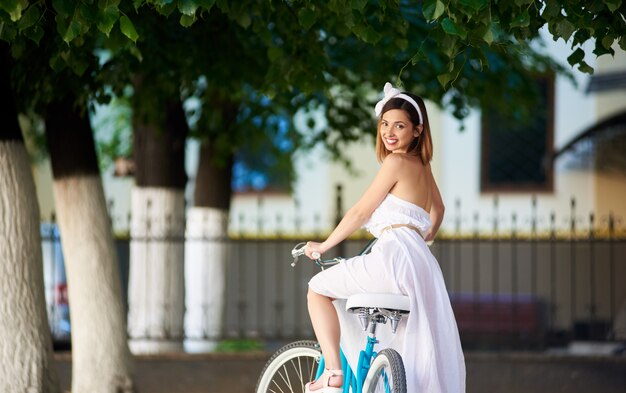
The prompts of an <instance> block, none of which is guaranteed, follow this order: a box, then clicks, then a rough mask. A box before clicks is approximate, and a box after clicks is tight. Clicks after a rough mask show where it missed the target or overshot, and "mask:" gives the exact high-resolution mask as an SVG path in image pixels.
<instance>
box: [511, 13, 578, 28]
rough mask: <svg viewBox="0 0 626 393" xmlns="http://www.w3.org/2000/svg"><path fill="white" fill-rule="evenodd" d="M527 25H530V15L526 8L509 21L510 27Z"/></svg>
mask: <svg viewBox="0 0 626 393" xmlns="http://www.w3.org/2000/svg"><path fill="white" fill-rule="evenodd" d="M528 25H530V15H528V10H525V11H524V12H522V13H521V14H519V15H517V17H515V19H513V21H512V22H511V27H528ZM570 34H571V33H570Z"/></svg>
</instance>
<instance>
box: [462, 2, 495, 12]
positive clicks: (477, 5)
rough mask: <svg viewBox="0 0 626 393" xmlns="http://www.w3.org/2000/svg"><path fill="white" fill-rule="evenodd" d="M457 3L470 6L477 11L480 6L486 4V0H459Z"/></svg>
mask: <svg viewBox="0 0 626 393" xmlns="http://www.w3.org/2000/svg"><path fill="white" fill-rule="evenodd" d="M459 4H461V5H462V6H464V7H467V8H471V9H472V10H474V11H479V10H480V9H481V8H483V7H484V6H486V5H487V4H488V1H487V0H459Z"/></svg>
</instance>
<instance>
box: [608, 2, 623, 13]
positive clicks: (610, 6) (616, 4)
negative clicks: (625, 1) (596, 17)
mask: <svg viewBox="0 0 626 393" xmlns="http://www.w3.org/2000/svg"><path fill="white" fill-rule="evenodd" d="M604 4H606V6H607V8H608V9H609V11H611V12H615V11H617V9H618V8H619V7H620V6H621V5H622V0H604Z"/></svg>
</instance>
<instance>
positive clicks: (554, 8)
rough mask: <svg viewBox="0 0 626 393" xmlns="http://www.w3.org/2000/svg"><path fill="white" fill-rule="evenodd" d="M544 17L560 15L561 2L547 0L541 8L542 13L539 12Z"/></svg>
mask: <svg viewBox="0 0 626 393" xmlns="http://www.w3.org/2000/svg"><path fill="white" fill-rule="evenodd" d="M541 15H542V16H543V17H544V18H545V19H548V18H549V17H552V18H554V17H556V16H559V15H561V4H560V3H559V1H558V0H547V1H546V6H545V7H544V9H543V13H542V14H541Z"/></svg>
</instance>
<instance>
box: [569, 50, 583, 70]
mask: <svg viewBox="0 0 626 393" xmlns="http://www.w3.org/2000/svg"><path fill="white" fill-rule="evenodd" d="M584 58H585V51H584V50H582V49H581V48H578V49H576V50H575V51H574V53H572V54H571V55H569V56H568V57H567V62H568V63H569V64H570V65H571V66H574V65H576V64H578V63H580V62H581V61H582V60H583V59H584Z"/></svg>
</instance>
